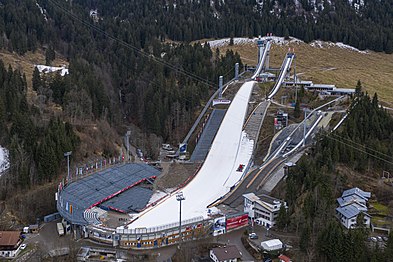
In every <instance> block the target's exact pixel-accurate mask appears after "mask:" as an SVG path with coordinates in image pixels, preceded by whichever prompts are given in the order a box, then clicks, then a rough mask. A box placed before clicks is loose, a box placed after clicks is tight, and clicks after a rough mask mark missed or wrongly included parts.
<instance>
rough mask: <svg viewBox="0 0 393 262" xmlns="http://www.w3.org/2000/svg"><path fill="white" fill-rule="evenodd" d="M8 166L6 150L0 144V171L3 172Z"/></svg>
mask: <svg viewBox="0 0 393 262" xmlns="http://www.w3.org/2000/svg"><path fill="white" fill-rule="evenodd" d="M9 167H10V162H9V159H8V150H7V149H5V148H4V147H1V146H0V173H2V172H4V171H5V170H7V169H8V168H9Z"/></svg>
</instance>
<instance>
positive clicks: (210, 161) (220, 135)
mask: <svg viewBox="0 0 393 262" xmlns="http://www.w3.org/2000/svg"><path fill="white" fill-rule="evenodd" d="M254 83H255V82H254V81H250V82H246V83H245V84H243V85H242V86H241V88H240V89H239V91H238V92H237V94H236V96H235V98H234V99H233V101H232V103H231V105H230V107H229V109H228V111H227V113H226V114H225V117H224V119H223V121H222V123H221V126H220V128H219V129H218V132H217V135H216V137H215V139H214V141H213V144H212V147H211V149H210V151H209V154H208V155H207V158H206V160H205V162H204V164H203V166H202V167H201V169H200V170H199V172H198V174H197V175H196V176H195V178H194V179H193V180H192V181H191V182H190V183H189V184H188V185H187V186H185V187H184V188H182V189H181V191H182V192H183V195H184V197H185V200H184V201H183V203H182V220H188V219H192V218H195V217H200V216H203V217H204V218H206V217H207V206H208V205H209V204H210V203H212V202H213V201H215V200H217V199H218V198H219V197H221V196H223V195H224V194H226V193H227V192H229V190H230V187H231V186H233V185H234V184H235V183H236V182H237V181H239V179H240V178H241V177H242V175H243V172H244V170H243V171H242V172H240V171H236V170H237V169H238V167H239V165H240V164H243V165H245V166H244V169H245V167H246V166H247V164H248V163H249V161H250V159H251V155H252V150H253V143H254V141H252V140H249V139H248V138H247V136H246V134H245V133H244V132H243V131H242V127H243V123H244V120H245V117H246V113H247V108H248V102H249V99H250V95H251V91H252V87H253V85H254ZM178 221H179V202H178V201H177V200H176V194H173V195H172V196H170V197H169V198H167V199H166V200H165V201H163V202H161V203H158V204H157V205H156V206H155V207H152V208H151V209H148V210H146V211H145V212H142V213H141V214H140V215H139V217H138V219H136V220H135V221H134V222H132V223H131V224H129V225H128V228H130V229H131V228H141V227H146V228H151V227H157V226H160V225H165V224H171V223H176V222H178Z"/></svg>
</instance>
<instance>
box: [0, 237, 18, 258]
mask: <svg viewBox="0 0 393 262" xmlns="http://www.w3.org/2000/svg"><path fill="white" fill-rule="evenodd" d="M21 243H22V240H21V238H20V232H19V231H0V257H5V258H14V257H15V256H16V255H17V254H18V251H19V249H20V244H21Z"/></svg>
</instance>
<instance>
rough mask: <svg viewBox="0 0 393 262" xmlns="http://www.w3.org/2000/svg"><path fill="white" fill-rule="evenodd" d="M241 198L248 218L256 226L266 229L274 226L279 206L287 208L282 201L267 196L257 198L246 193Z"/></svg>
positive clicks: (252, 194)
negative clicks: (252, 220)
mask: <svg viewBox="0 0 393 262" xmlns="http://www.w3.org/2000/svg"><path fill="white" fill-rule="evenodd" d="M243 197H244V212H246V213H248V217H249V218H251V219H254V221H255V222H256V223H257V224H259V225H262V226H265V227H268V228H271V227H273V226H274V225H275V224H276V218H277V216H278V212H279V211H280V208H281V205H284V206H285V208H288V207H287V204H286V203H285V202H284V201H282V200H280V199H277V198H274V197H271V196H268V195H260V196H257V195H255V194H254V193H248V194H244V195H243Z"/></svg>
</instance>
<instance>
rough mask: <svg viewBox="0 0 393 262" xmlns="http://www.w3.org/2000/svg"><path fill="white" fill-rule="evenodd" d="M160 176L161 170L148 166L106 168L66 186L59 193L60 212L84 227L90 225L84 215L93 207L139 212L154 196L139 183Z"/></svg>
mask: <svg viewBox="0 0 393 262" xmlns="http://www.w3.org/2000/svg"><path fill="white" fill-rule="evenodd" d="M159 174H160V171H159V170H157V169H155V168H154V167H151V166H149V165H146V164H135V163H128V164H121V165H117V166H113V167H111V168H107V169H105V170H102V171H100V172H97V173H95V174H92V175H90V176H88V177H84V178H82V179H80V180H77V181H75V182H72V183H71V184H69V185H67V186H65V187H64V188H63V189H62V190H61V191H60V193H59V196H58V197H59V198H58V201H57V209H58V210H59V212H60V214H61V215H62V216H63V217H64V218H65V219H67V220H68V221H70V222H71V223H73V224H81V225H85V224H87V221H86V220H85V219H84V217H83V212H84V211H85V210H86V209H87V208H89V207H91V206H93V205H98V204H102V205H103V206H105V207H108V206H111V207H114V208H117V209H120V210H124V211H126V212H129V211H130V210H133V211H138V210H140V209H141V208H143V207H144V206H145V205H146V204H147V202H148V201H149V199H150V197H151V195H152V193H153V192H152V191H151V190H149V189H147V188H141V187H140V186H138V183H139V182H141V180H143V179H149V178H150V177H154V176H158V175H159ZM133 185H134V186H133ZM128 187H130V188H129V189H127V188H128ZM97 203H98V204H97Z"/></svg>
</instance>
